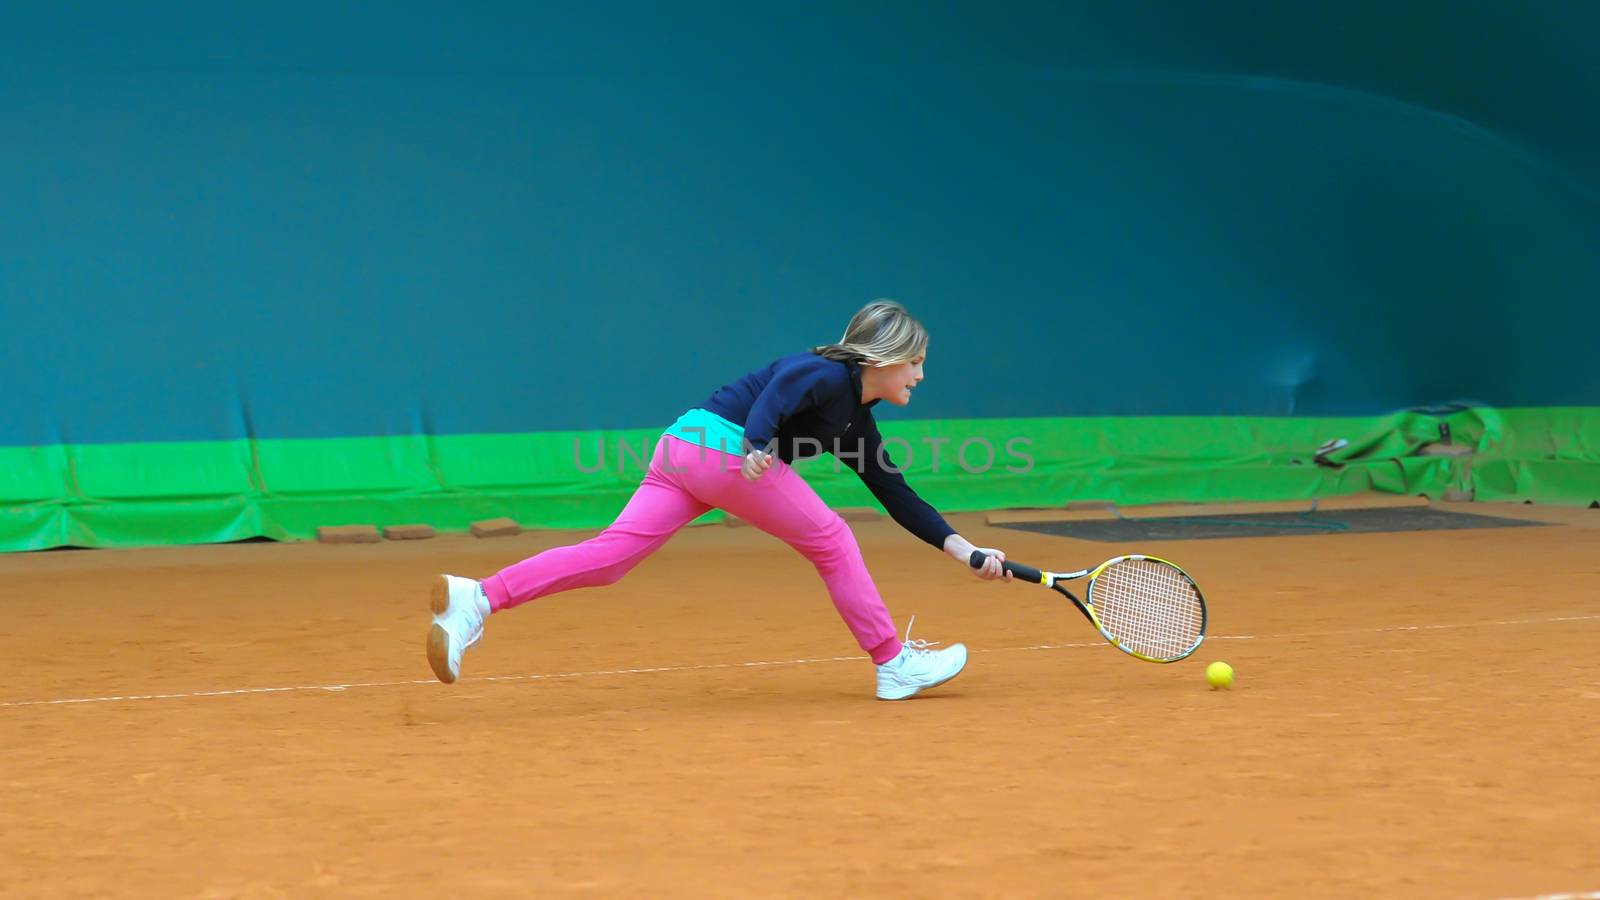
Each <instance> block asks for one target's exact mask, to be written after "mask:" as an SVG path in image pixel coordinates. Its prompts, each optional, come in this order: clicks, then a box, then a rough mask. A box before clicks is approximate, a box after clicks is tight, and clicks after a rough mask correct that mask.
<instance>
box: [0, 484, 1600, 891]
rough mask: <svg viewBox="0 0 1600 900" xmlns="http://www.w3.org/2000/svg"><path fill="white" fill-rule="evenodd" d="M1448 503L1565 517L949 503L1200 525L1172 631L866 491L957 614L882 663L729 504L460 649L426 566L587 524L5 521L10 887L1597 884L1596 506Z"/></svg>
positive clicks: (981, 524) (883, 551) (1599, 636)
mask: <svg viewBox="0 0 1600 900" xmlns="http://www.w3.org/2000/svg"><path fill="white" fill-rule="evenodd" d="M1453 508H1455V509H1458V510H1462V511H1467V512H1474V511H1476V512H1489V513H1494V514H1496V515H1512V516H1522V517H1531V518H1539V519H1543V520H1547V521H1551V522H1555V523H1559V524H1554V525H1552V526H1550V527H1545V528H1515V529H1483V530H1470V531H1437V532H1415V533H1404V534H1315V535H1307V536H1304V537H1289V538H1283V537H1273V538H1260V539H1256V538H1250V539H1233V540H1205V541H1181V542H1177V541H1175V542H1169V543H1163V544H1160V545H1157V546H1149V547H1141V548H1124V547H1113V546H1108V545H1106V544H1098V543H1090V542H1084V541H1078V540H1073V539H1068V538H1062V537H1052V536H1048V535H1041V534H1029V533H1022V532H1016V531H1010V530H1004V529H1001V528H997V527H989V526H986V525H985V521H986V520H985V517H984V516H983V515H981V514H969V515H958V516H955V517H953V520H952V521H953V522H954V524H955V525H956V527H958V528H959V529H961V530H962V531H963V533H965V534H967V536H968V537H970V538H972V539H973V540H974V541H976V542H978V543H980V544H985V545H990V546H999V547H1002V548H1004V549H1006V550H1007V551H1008V552H1009V553H1010V554H1011V556H1013V557H1014V558H1016V559H1019V560H1022V561H1028V562H1034V563H1038V564H1040V565H1042V566H1045V567H1054V568H1070V567H1077V566H1081V565H1087V564H1091V563H1094V562H1098V561H1099V560H1100V559H1102V558H1104V557H1106V556H1109V555H1112V554H1114V553H1116V552H1121V551H1124V550H1135V549H1138V550H1144V551H1146V552H1153V553H1158V554H1160V555H1165V556H1168V557H1170V558H1172V559H1174V560H1176V561H1179V562H1180V563H1182V564H1184V565H1185V566H1186V567H1187V568H1188V569H1189V570H1190V571H1191V573H1192V574H1193V575H1194V576H1195V578H1196V579H1197V580H1198V581H1199V583H1200V584H1201V585H1202V587H1203V588H1204V589H1205V590H1206V593H1207V596H1208V599H1209V601H1210V604H1211V613H1212V621H1211V635H1212V637H1211V638H1210V639H1209V640H1208V642H1207V644H1206V646H1204V647H1202V648H1201V651H1200V653H1199V654H1198V655H1197V656H1196V657H1195V658H1193V659H1191V660H1189V661H1186V662H1184V663H1179V664H1177V665H1173V666H1157V665H1151V664H1147V663H1142V662H1137V661H1135V660H1133V659H1131V658H1129V657H1126V656H1124V655H1122V654H1120V653H1118V652H1117V651H1115V650H1113V649H1110V648H1108V647H1106V646H1105V645H1103V644H1101V643H1099V642H1097V641H1096V640H1094V635H1093V633H1092V632H1091V631H1089V629H1088V628H1087V626H1086V624H1085V623H1084V622H1083V620H1082V619H1081V618H1080V617H1079V616H1078V615H1077V614H1076V613H1075V612H1073V611H1072V610H1071V609H1070V608H1065V607H1063V605H1062V604H1061V603H1059V602H1057V601H1056V600H1055V599H1053V597H1054V595H1052V594H1051V593H1049V592H1047V591H1043V590H1041V589H1038V588H1036V587H1029V586H1025V585H995V584H985V583H982V582H979V581H976V580H974V579H972V578H971V577H969V576H967V575H965V574H963V573H962V572H961V571H960V570H959V569H958V568H957V567H956V566H955V565H954V564H953V563H952V562H950V561H949V560H948V559H947V558H945V557H943V556H941V555H940V554H938V553H936V552H935V551H933V550H931V549H930V548H928V547H926V546H925V545H922V544H920V543H919V542H917V541H916V540H915V539H914V538H911V537H910V536H908V535H906V534H905V533H903V532H901V531H900V530H899V529H898V528H897V527H896V526H894V525H893V524H892V523H889V522H888V521H887V520H884V521H882V522H869V523H861V524H857V525H856V526H855V527H856V531H857V534H858V535H859V536H860V539H861V542H862V545H863V547H864V549H865V552H866V555H867V558H868V561H869V563H870V564H871V566H872V567H873V570H874V572H875V573H876V575H877V577H878V580H879V583H880V587H881V588H882V589H883V591H884V593H885V596H886V597H888V598H889V602H890V607H891V609H892V610H893V611H894V613H895V616H896V619H897V620H898V621H899V622H900V623H901V624H902V627H903V625H904V623H905V621H906V619H907V618H908V617H909V616H910V615H911V614H912V613H915V614H916V615H917V625H916V632H915V634H916V635H917V636H920V637H923V638H927V639H930V640H940V641H951V640H962V641H965V642H966V643H967V644H968V646H969V647H971V648H972V650H973V651H974V653H973V657H972V661H971V664H970V665H969V667H968V669H967V671H966V672H965V673H964V674H963V675H962V676H961V677H960V678H959V679H957V680H956V681H954V682H952V683H950V684H949V685H947V686H945V687H944V688H941V689H938V690H937V691H936V692H934V693H931V694H928V695H925V696H924V697H922V698H918V699H916V700H912V701H909V702H904V703H882V702H878V701H875V700H874V699H873V698H872V684H873V682H872V669H871V666H870V664H869V663H867V662H866V661H865V659H864V658H862V657H860V656H859V651H857V650H856V648H855V646H854V644H853V642H852V641H851V639H850V637H849V635H848V633H847V632H846V631H845V629H844V626H843V625H842V624H841V623H840V622H839V621H838V619H837V617H836V616H835V614H834V613H833V610H832V608H831V606H830V605H829V604H828V601H827V599H826V596H825V595H824V594H823V592H822V589H821V586H820V583H819V581H818V580H817V579H816V577H815V575H814V574H813V573H812V571H811V569H810V567H809V565H808V564H807V563H806V562H805V561H804V560H803V559H801V558H800V557H799V556H798V555H797V554H794V553H793V552H792V551H790V550H788V549H787V548H786V547H784V546H782V545H781V544H779V543H778V542H776V541H775V540H773V539H771V538H769V537H767V536H765V535H763V534H760V533H759V532H756V531H754V530H752V529H748V528H744V529H730V528H725V527H721V526H715V527H701V528H694V529H689V530H686V531H685V532H683V533H682V534H681V535H679V536H678V537H677V538H676V539H675V540H674V541H673V542H672V543H670V544H668V545H667V547H666V549H664V550H663V551H662V552H661V553H659V554H657V555H656V556H655V557H652V558H651V559H649V560H647V561H646V562H645V563H644V564H643V565H642V566H640V567H639V568H638V569H637V570H635V572H634V573H633V575H632V576H630V577H629V579H627V580H625V581H623V582H622V583H621V584H618V585H616V586H614V587H610V588H605V589H598V590H589V591H582V592H575V593H571V594H566V595H561V596H557V597H553V598H549V599H546V600H542V601H536V602H535V603H532V604H529V605H527V606H524V607H522V608H520V609H517V610H513V611H511V612H509V613H507V614H505V615H502V616H496V617H495V618H494V619H493V620H491V621H490V623H489V630H488V636H487V638H486V640H485V642H484V643H483V644H482V645H480V646H479V647H478V648H477V649H475V650H474V651H473V652H471V653H469V654H468V656H467V661H466V674H465V676H464V678H463V680H462V681H461V682H460V683H459V684H457V685H455V686H451V687H446V686H443V685H439V684H436V683H433V682H432V680H431V676H430V674H429V670H428V666H427V663H426V661H425V660H424V658H423V652H422V648H423V639H424V635H425V632H426V627H427V624H428V615H427V612H426V605H427V600H426V597H427V590H428V585H429V580H430V578H431V577H432V576H433V575H434V574H435V573H437V572H440V571H450V572H457V573H460V574H469V575H484V574H488V573H490V572H492V571H494V570H496V569H498V568H499V567H501V566H503V565H505V564H508V563H511V562H514V561H516V560H518V559H520V558H522V557H524V556H527V555H531V554H533V553H535V552H537V551H538V550H540V549H543V548H545V547H549V546H553V545H556V544H559V543H570V542H572V541H574V540H578V539H581V538H582V537H584V536H586V533H578V532H529V533H526V534H524V535H522V536H520V537H514V538H499V539H487V540H480V539H473V538H470V537H464V536H453V535H451V536H443V537H440V538H438V539H435V540H432V541H421V542H413V543H386V544H378V545H364V546H318V545H315V544H291V545H277V544H243V545H232V546H207V547H187V548H162V549H150V550H132V551H65V552H51V553H33V554H13V555H7V556H3V557H0V603H3V607H4V610H5V614H6V618H5V627H4V629H3V637H0V647H3V651H4V659H5V663H6V671H7V673H8V677H7V678H6V680H5V683H4V685H3V687H0V744H3V747H4V762H3V766H0V797H3V800H0V832H3V834H4V841H3V843H0V895H3V896H6V897H35V896H38V897H100V896H156V897H207V898H223V897H320V896H330V897H331V896H339V897H364V896H381V897H400V896H456V897H488V896H506V897H512V896H616V895H631V896H728V897H736V896H738V897H742V896H890V895H908V894H909V895H916V894H919V893H923V892H929V895H932V892H937V893H938V894H939V895H950V896H971V897H985V896H1084V897H1087V896H1115V897H1146V896H1148V897H1228V896H1301V897H1367V896H1404V897H1464V898H1497V897H1531V896H1536V895H1541V894H1553V893H1561V892H1579V891H1595V890H1600V749H1597V748H1600V659H1597V650H1600V510H1584V509H1560V508H1554V507H1532V506H1489V505H1477V506H1473V505H1463V506H1457V507H1453ZM1213 659H1225V660H1228V661H1229V662H1231V663H1232V664H1233V665H1234V667H1235V668H1236V669H1237V671H1238V677H1239V681H1238V683H1237V684H1236V686H1235V689H1234V690H1232V691H1228V692H1213V691H1210V690H1208V689H1207V687H1206V684H1205V681H1204V678H1203V676H1202V669H1203V668H1204V665H1205V663H1206V662H1207V661H1210V660H1213ZM149 695H161V696H155V697H151V696H149Z"/></svg>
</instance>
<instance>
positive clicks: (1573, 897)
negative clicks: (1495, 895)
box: [1505, 891, 1600, 900]
mask: <svg viewBox="0 0 1600 900" xmlns="http://www.w3.org/2000/svg"><path fill="white" fill-rule="evenodd" d="M1505 900H1600V891H1583V892H1582V893H1578V894H1540V895H1538V896H1537V897H1507V898H1505Z"/></svg>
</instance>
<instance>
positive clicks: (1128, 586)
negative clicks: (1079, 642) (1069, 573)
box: [1089, 559, 1205, 659]
mask: <svg viewBox="0 0 1600 900" xmlns="http://www.w3.org/2000/svg"><path fill="white" fill-rule="evenodd" d="M1089 595H1090V597H1089V600H1090V602H1091V603H1093V604H1094V608H1095V612H1096V614H1097V615H1098V616H1099V619H1100V625H1101V627H1102V628H1104V629H1105V631H1106V633H1107V634H1109V635H1111V636H1112V637H1114V638H1116V639H1117V642H1118V643H1119V644H1121V645H1122V646H1123V647H1125V648H1126V649H1128V650H1132V651H1133V652H1135V653H1139V654H1142V655H1144V656H1149V657H1152V658H1155V659H1178V658H1180V657H1183V656H1186V655H1187V654H1188V653H1189V652H1190V651H1192V650H1193V649H1194V646H1195V644H1196V642H1198V641H1199V640H1200V635H1201V632H1202V629H1203V628H1204V622H1205V618H1204V613H1203V609H1204V607H1203V606H1202V601H1201V599H1200V592H1199V590H1198V589H1197V588H1196V587H1195V585H1194V582H1192V581H1190V580H1189V578H1188V576H1186V575H1184V574H1183V572H1182V571H1180V570H1179V569H1177V568H1175V567H1173V566H1170V565H1167V564H1166V563H1160V562H1155V561H1153V560H1132V559H1130V560H1123V561H1122V562H1118V563H1113V564H1112V565H1111V566H1110V567H1108V568H1107V569H1106V570H1105V571H1103V572H1101V573H1100V575H1099V576H1098V577H1096V578H1095V579H1094V581H1092V582H1091V583H1090V586H1089Z"/></svg>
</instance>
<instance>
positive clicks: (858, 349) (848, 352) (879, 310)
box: [811, 300, 928, 367]
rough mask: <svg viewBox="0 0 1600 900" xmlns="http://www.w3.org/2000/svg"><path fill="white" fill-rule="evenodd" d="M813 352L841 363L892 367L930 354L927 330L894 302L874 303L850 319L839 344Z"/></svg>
mask: <svg viewBox="0 0 1600 900" xmlns="http://www.w3.org/2000/svg"><path fill="white" fill-rule="evenodd" d="M811 352H812V353H815V354H817V355H818V356H822V357H826V358H828V359H836V360H838V361H839V362H845V363H852V364H857V365H861V364H870V365H872V366H874V367H877V366H892V365H894V364H895V363H902V362H906V361H908V360H913V359H916V358H917V357H919V356H922V355H924V354H926V353H927V352H928V329H926V328H924V327H922V323H921V322H918V321H917V320H916V319H913V318H912V317H911V314H910V313H908V312H906V308H905V307H904V306H901V305H900V304H898V303H896V302H894V301H893V300H874V301H872V302H871V303H868V304H867V305H866V306H863V307H861V311H860V312H858V313H856V314H855V315H854V316H851V317H850V325H849V326H848V327H847V328H845V330H844V337H841V338H840V339H839V342H838V343H837V344H824V345H822V346H821V347H813V348H811Z"/></svg>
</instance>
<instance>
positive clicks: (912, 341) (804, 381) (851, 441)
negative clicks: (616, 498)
mask: <svg viewBox="0 0 1600 900" xmlns="http://www.w3.org/2000/svg"><path fill="white" fill-rule="evenodd" d="M927 350H928V332H927V330H926V329H924V328H923V327H922V324H921V323H920V322H918V321H917V320H916V319H913V318H912V317H911V315H910V314H909V313H907V312H906V311H905V309H904V308H903V307H901V306H900V305H899V304H897V303H891V302H888V301H883V300H880V301H877V302H874V303H870V304H868V305H867V306H866V307H864V308H863V309H862V310H861V311H860V312H858V313H856V314H855V317H854V318H852V319H851V320H850V326H849V327H848V328H847V329H845V333H844V337H843V338H841V339H840V341H839V343H837V344H829V345H827V346H823V347H817V348H815V349H813V350H811V351H809V352H806V353H796V354H793V355H791V356H785V357H783V358H781V359H779V360H777V361H776V362H774V363H772V364H771V365H769V366H767V367H765V368H762V369H758V370H756V371H754V372H751V373H750V374H748V375H745V376H744V377H743V378H741V379H739V380H738V381H735V382H734V383H732V384H729V385H725V386H724V387H723V388H722V389H721V390H718V391H717V392H716V393H715V394H712V395H711V397H710V399H708V400H707V401H706V402H705V403H704V404H702V405H701V406H698V407H696V408H694V409H691V410H689V411H688V412H686V413H684V414H683V416H682V417H680V418H679V419H678V421H677V422H675V423H674V424H673V425H672V427H670V428H668V429H667V431H666V433H665V434H663V435H662V436H661V440H660V441H659V442H658V443H657V444H656V448H655V453H654V455H653V456H652V457H651V460H650V467H649V470H648V472H647V473H646V474H645V477H644V481H643V482H642V483H641V484H640V485H639V489H638V490H637V491H636V492H635V493H634V495H633V498H632V499H631V500H629V501H628V505H627V506H626V507H625V508H624V509H623V510H622V514H621V515H619V516H618V517H617V520H616V521H615V522H613V523H612V524H611V526H610V527H609V528H607V529H606V530H605V531H602V532H601V533H600V534H598V535H596V536H595V537H593V538H591V539H589V540H587V541H584V542H583V543H581V544H574V545H572V546H568V547H556V548H553V549H550V550H546V551H545V552H543V553H540V554H539V555H537V556H534V557H531V558H529V559H525V560H523V561H522V562H519V563H517V564H516V565H513V566H511V567H509V568H506V569H503V570H501V571H500V572H499V573H498V574H495V575H491V576H489V577H488V578H486V579H484V580H483V581H481V582H480V581H474V580H472V579H470V578H462V577H458V576H455V575H441V576H440V577H439V580H438V581H437V582H436V583H435V585H434V588H433V598H432V608H433V612H434V617H433V626H432V628H431V629H429V632H428V663H429V664H430V665H431V666H432V667H433V673H434V674H435V675H436V676H438V678H439V680H440V681H443V682H445V683H451V682H454V681H455V680H456V679H457V678H458V677H460V675H461V656H462V654H463V653H464V652H465V651H466V649H467V648H468V647H471V646H472V645H473V644H476V643H477V642H478V641H479V640H480V639H481V638H482V637H483V623H484V620H485V619H487V618H488V617H489V614H490V613H491V612H503V611H504V610H507V609H511V608H512V607H515V606H519V605H521V604H523V603H527V602H528V601H529V600H533V599H536V598H539V597H543V596H546V595H548V594H554V593H557V592H560V591H569V590H572V589H574V588H582V587H595V586H599V585H606V584H613V583H615V582H616V581H618V580H619V579H621V578H622V576H623V575H625V574H627V573H628V571H629V570H630V569H632V568H633V567H634V566H636V565H638V564H639V563H640V561H642V560H643V559H644V558H645V557H647V556H649V555H650V554H651V553H653V552H655V551H656V549H657V548H659V547H660V546H661V545H662V544H664V543H666V541H667V539H668V538H670V537H672V535H673V534H674V533H675V532H677V530H678V529H680V528H682V527H683V526H685V525H687V524H688V523H689V522H690V521H692V520H694V519H695V518H697V517H699V516H700V515H701V514H703V513H705V512H707V511H708V510H711V509H723V510H726V511H728V512H730V513H732V514H734V515H736V516H738V517H739V518H741V519H744V520H745V521H747V522H749V523H751V524H752V525H755V526H756V527H758V528H760V529H761V530H762V531H765V532H767V533H768V534H771V535H773V536H775V537H778V538H780V539H781V540H783V541H784V542H786V543H788V544H789V545H790V546H791V547H793V548H795V549H796V550H798V551H800V553H801V554H803V555H804V556H805V557H806V559H808V560H810V561H811V563H812V564H813V565H815V566H816V567H817V574H818V575H821V576H822V582H823V584H824V585H826V586H827V589H828V595H829V597H831V598H832V599H833V605H834V607H835V608H836V609H837V610H838V611H839V615H840V616H841V617H843V619H844V622H845V625H846V626H847V627H848V628H849V629H850V631H851V633H852V634H854V635H855V638H856V642H857V643H858V644H860V645H861V649H863V650H865V651H866V652H867V654H868V655H869V656H870V657H871V658H872V661H873V663H875V664H876V665H877V670H878V698H879V699H881V700H904V699H907V698H909V697H912V696H914V695H916V694H917V693H918V692H920V691H923V690H926V689H928V688H931V687H934V686H936V685H940V684H943V683H945V682H946V681H949V680H950V679H952V678H954V677H956V675H958V674H960V672H961V670H962V668H963V667H964V666H966V664H967V648H966V647H965V646H963V645H961V644H954V645H952V646H950V647H947V648H945V649H943V650H933V649H930V648H931V647H932V645H931V644H930V643H929V642H927V641H917V640H911V635H910V629H909V628H907V630H906V639H905V640H904V641H902V640H900V639H899V638H898V637H896V636H895V627H894V620H893V619H891V618H890V617H889V610H888V609H887V608H885V607H884V604H883V599H882V598H881V597H879V596H878V589H877V587H875V586H874V585H873V583H872V576H871V575H870V574H868V573H867V567H866V563H865V562H864V561H863V560H862V558H861V550H860V548H858V547H857V545H856V540H855V535H854V534H852V533H851V531H850V527H849V526H848V525H846V524H845V522H844V520H843V519H841V518H840V517H839V515H838V514H837V513H835V512H834V511H833V510H831V509H829V508H828V507H827V506H826V505H824V504H823V502H822V500H821V499H820V498H819V497H818V496H817V495H816V492H815V491H813V490H812V489H811V487H810V486H809V485H807V484H806V483H805V481H804V480H803V479H801V477H800V475H799V474H798V473H796V472H795V471H794V470H793V469H792V468H790V466H789V464H790V463H791V462H793V461H794V460H796V459H805V458H809V457H812V456H817V455H819V454H821V453H822V452H824V451H827V452H831V453H833V454H834V456H835V457H836V458H837V459H839V460H840V461H841V462H844V463H847V464H850V465H851V467H852V468H854V469H855V471H856V473H857V474H858V475H860V476H861V480H862V481H863V482H864V483H865V484H866V486H867V488H868V489H869V490H871V491H872V495H873V496H874V497H876V498H877V499H878V502H879V503H882V504H883V506H884V508H885V509H887V510H888V511H889V515H891V516H893V517H894V520H895V521H896V522H898V523H899V524H900V525H901V527H903V528H905V529H906V530H907V531H909V532H911V533H912V534H914V535H916V536H917V537H919V538H921V539H923V540H924V541H927V542H928V543H929V544H932V545H933V546H935V547H938V548H940V549H942V550H943V551H944V552H945V553H946V554H948V555H949V556H950V557H951V558H952V559H954V560H955V561H956V562H957V564H959V565H960V566H961V567H962V568H964V569H968V570H969V571H972V572H974V573H975V574H976V575H977V576H978V577H979V578H983V579H1002V580H1006V581H1009V580H1011V576H1010V574H1009V573H1007V572H1005V571H1004V570H1003V568H1002V566H1001V563H1002V562H1003V561H1004V560H1005V554H1004V553H1002V552H1000V551H999V550H995V549H992V548H977V547H974V546H973V545H972V543H971V542H970V541H968V540H967V539H966V538H963V537H962V536H961V535H959V534H956V532H955V529H954V528H951V527H950V525H949V523H947V522H945V520H944V518H943V517H942V516H940V515H939V513H938V512H937V511H935V510H934V508H933V507H931V506H929V505H928V504H927V503H926V502H924V501H923V500H922V498H920V497H918V496H917V495H916V493H915V492H914V491H912V490H911V487H910V486H909V485H907V484H906V481H905V479H904V478H903V477H901V475H900V473H899V469H898V468H897V467H896V466H895V465H894V463H893V461H892V460H890V459H889V457H888V456H887V454H885V452H884V447H883V438H882V437H881V436H880V435H879V433H878V425H877V423H876V422H875V421H874V420H873V418H872V407H873V406H874V405H875V404H877V402H878V401H879V400H887V401H889V402H890V403H893V404H894V405H896V406H905V405H906V404H908V403H910V402H911V391H912V389H913V388H915V387H916V386H917V383H918V382H920V381H922V366H923V362H924V360H925V359H926V356H927ZM976 549H982V550H983V552H984V553H986V554H988V557H989V558H988V560H987V561H986V562H984V564H983V566H982V567H981V568H978V569H970V568H969V566H968V560H969V558H970V557H971V555H972V551H973V550H976Z"/></svg>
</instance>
